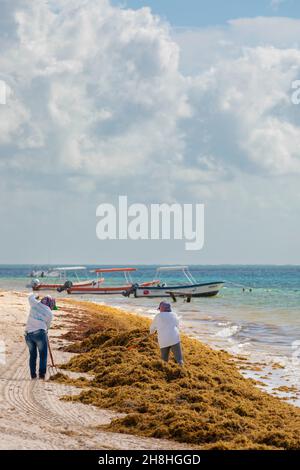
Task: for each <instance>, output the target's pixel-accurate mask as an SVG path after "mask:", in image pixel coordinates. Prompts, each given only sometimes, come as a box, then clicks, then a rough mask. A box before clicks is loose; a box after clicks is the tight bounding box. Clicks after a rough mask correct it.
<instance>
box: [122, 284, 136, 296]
mask: <svg viewBox="0 0 300 470" xmlns="http://www.w3.org/2000/svg"><path fill="white" fill-rule="evenodd" d="M138 287H139V285H138V284H132V286H131V287H129V289H127V290H124V291H123V292H122V295H124V297H130V295H131V294H135V292H136V289H137V288H138Z"/></svg>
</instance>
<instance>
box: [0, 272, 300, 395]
mask: <svg viewBox="0 0 300 470" xmlns="http://www.w3.org/2000/svg"><path fill="white" fill-rule="evenodd" d="M95 267H96V266H88V268H89V269H93V268H95ZM102 267H103V268H104V267H108V266H102ZM47 268H49V267H48V266H1V265H0V288H2V289H14V290H25V291H26V290H27V291H30V289H29V288H26V287H25V286H26V285H27V284H28V283H30V281H31V279H30V278H29V277H28V273H30V272H31V270H32V269H37V270H40V269H42V270H46V269H47ZM136 268H137V269H138V271H137V272H135V273H133V276H132V278H133V281H134V282H141V281H145V280H151V279H154V278H155V279H157V275H156V274H155V271H156V266H136ZM190 271H191V273H192V275H193V276H194V278H195V279H196V280H197V281H200V282H201V281H203V282H205V281H220V280H221V281H225V287H224V288H223V289H222V290H221V291H220V293H219V294H218V296H216V297H211V298H197V299H192V302H191V303H186V302H184V301H183V300H182V299H181V300H179V301H178V302H177V303H175V304H174V305H173V309H174V310H175V311H176V312H177V314H178V315H179V316H181V321H182V326H183V329H184V330H185V331H186V332H188V333H189V334H191V335H193V336H195V337H197V338H199V339H201V340H202V341H204V342H206V343H208V344H210V345H212V346H213V347H216V348H219V349H225V350H227V351H229V352H231V353H234V354H238V355H244V356H246V357H248V358H249V359H250V360H251V361H256V362H257V361H263V362H264V363H267V364H272V363H274V362H276V363H280V364H282V365H283V366H284V368H283V369H280V370H277V371H274V370H273V369H272V368H269V369H268V371H267V372H269V375H270V380H269V382H268V381H267V386H269V389H270V390H272V389H273V388H274V387H275V386H276V385H277V386H280V385H293V386H296V387H297V388H298V390H299V395H298V398H297V399H295V397H294V398H293V400H292V401H293V402H294V403H296V404H300V266H192V267H191V268H190ZM89 276H90V278H91V279H92V278H93V277H94V276H95V274H94V273H89ZM159 278H161V277H159ZM161 280H163V281H167V282H168V283H173V284H177V283H182V282H184V280H183V278H182V275H179V274H178V272H173V271H172V272H168V273H166V274H165V275H164V276H163V278H161ZM106 282H107V283H108V284H111V283H112V284H120V283H122V284H123V283H124V277H123V275H122V274H119V273H118V274H113V275H107V276H106ZM250 289H251V290H250ZM61 295H62V296H65V295H66V293H63V294H61ZM55 296H57V297H59V294H57V293H55ZM73 298H75V296H74V297H73ZM79 298H84V299H86V300H92V301H95V302H100V303H101V302H103V303H108V304H110V305H113V306H117V307H122V308H125V309H129V310H132V311H135V312H137V313H139V314H141V315H146V316H150V317H151V316H153V315H154V314H155V313H156V312H157V304H158V302H159V300H158V299H156V300H155V299H147V298H145V299H135V298H133V297H131V298H129V299H128V298H125V297H122V296H121V295H115V296H89V297H87V296H84V297H83V296H79ZM0 301H1V298H0ZM264 374H266V371H265V372H264ZM254 375H255V374H254ZM255 378H258V379H260V377H259V376H255ZM297 400H298V401H297Z"/></svg>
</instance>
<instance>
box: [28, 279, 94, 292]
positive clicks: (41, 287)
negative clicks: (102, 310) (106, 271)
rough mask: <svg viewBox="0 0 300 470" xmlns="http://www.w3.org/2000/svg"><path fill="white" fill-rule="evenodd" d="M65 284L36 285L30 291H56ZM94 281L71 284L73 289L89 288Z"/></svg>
mask: <svg viewBox="0 0 300 470" xmlns="http://www.w3.org/2000/svg"><path fill="white" fill-rule="evenodd" d="M64 284H65V283H56V284H46V283H45V284H38V285H36V286H32V290H34V291H40V290H57V289H58V288H61V287H63V286H64ZM93 284H94V281H87V282H79V283H76V284H73V286H74V287H76V288H77V287H78V288H79V287H80V288H81V287H89V286H93Z"/></svg>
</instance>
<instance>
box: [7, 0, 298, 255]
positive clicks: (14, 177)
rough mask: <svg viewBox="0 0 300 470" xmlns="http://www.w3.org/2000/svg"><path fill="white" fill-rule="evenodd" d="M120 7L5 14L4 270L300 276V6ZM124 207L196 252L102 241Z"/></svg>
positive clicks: (82, 1)
mask: <svg viewBox="0 0 300 470" xmlns="http://www.w3.org/2000/svg"><path fill="white" fill-rule="evenodd" d="M275 3H277V6H276V5H275ZM119 4H120V2H119V1H118V0H114V1H113V3H112V2H111V1H109V0H36V1H35V2H33V1H31V0H14V1H11V0H1V17H0V26H1V27H0V48H1V55H0V80H2V81H5V83H6V86H7V99H6V103H5V104H1V103H0V171H1V177H0V201H1V204H0V220H1V221H5V223H2V224H0V239H1V243H0V264H1V263H17V264H18V263H35V264H37V263H42V264H43V263H46V264H48V263H54V264H57V263H58V264H59V263H70V264H71V263H72V264H85V263H91V264H95V263H99V262H101V263H105V264H110V263H112V264H116V263H122V264H126V263H136V264H139V263H142V264H143V263H144V264H145V263H158V264H159V263H161V264H164V263H170V264H171V263H179V264H181V263H183V264H192V263H193V264H222V263H230V264H300V251H299V239H300V219H299V208H300V188H299V176H300V105H296V104H294V103H293V102H292V92H293V89H292V84H293V83H294V82H295V81H296V80H300V34H299V31H300V19H298V18H299V17H300V12H299V9H300V1H299V0H297V1H296V0H294V1H293V0H286V1H284V2H274V1H273V2H271V0H261V1H233V0H232V1H230V0H229V1H228V0H227V1H225V0H224V1H221V0H219V1H216V0H210V1H205V2H204V1H200V0H197V1H196V0H190V1H183V0H182V1H178V0H172V1H171V0H165V1H164V0H159V1H151V0H146V1H137V0H134V1H133V0H132V1H131V0H128V1H127V2H126V3H125V2H123V3H122V5H123V7H122V9H120V8H118V7H116V5H119ZM143 5H147V6H150V7H151V8H152V10H153V13H155V14H156V15H158V16H156V17H155V18H154V17H153V15H152V14H151V12H149V10H147V9H141V8H140V7H141V6H143ZM128 7H132V8H135V9H128ZM160 18H162V21H160ZM119 195H126V196H127V197H128V201H129V204H132V203H144V204H151V203H169V204H171V203H173V202H177V203H203V204H204V205H205V243H204V248H203V250H200V251H197V252H191V251H190V252H188V251H186V250H185V249H184V242H181V241H176V240H175V241H172V240H171V241H155V240H154V241H151V240H150V241H144V240H138V241H133V240H132V241H122V240H121V241H118V240H117V241H114V240H113V241H107V242H106V241H104V242H103V241H100V240H98V239H97V238H96V224H97V218H96V208H97V206H98V205H99V204H100V203H103V202H109V203H116V202H117V199H118V196H119Z"/></svg>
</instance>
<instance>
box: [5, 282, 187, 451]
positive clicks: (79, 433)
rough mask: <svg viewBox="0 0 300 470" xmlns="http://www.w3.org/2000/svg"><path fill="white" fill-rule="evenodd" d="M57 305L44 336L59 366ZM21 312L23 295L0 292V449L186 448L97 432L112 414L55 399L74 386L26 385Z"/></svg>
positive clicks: (28, 382) (25, 304) (71, 391)
mask: <svg viewBox="0 0 300 470" xmlns="http://www.w3.org/2000/svg"><path fill="white" fill-rule="evenodd" d="M59 305H60V306H61V311H59V312H57V313H58V315H57V316H56V318H55V320H54V322H53V328H52V329H51V332H50V335H49V336H50V338H51V344H52V348H53V354H54V356H55V360H56V362H58V363H63V362H66V361H67V360H69V358H70V357H71V356H72V354H69V353H64V352H61V351H60V350H58V347H59V346H61V345H62V344H63V341H62V340H60V339H58V338H57V337H58V336H59V335H60V334H61V333H62V332H63V331H64V328H66V324H67V321H68V317H67V314H66V313H65V312H64V311H63V305H64V302H63V301H60V302H59ZM27 313H28V301H27V294H24V293H18V292H8V291H2V292H0V341H1V345H2V348H1V351H2V352H1V361H0V449H143V450H144V449H186V448H189V446H188V445H182V444H180V443H178V442H171V441H168V440H163V439H148V438H143V437H136V436H133V435H126V434H121V433H112V432H103V431H99V429H97V426H99V425H101V424H107V423H109V422H110V421H111V419H113V418H115V417H116V416H118V414H117V413H115V412H113V411H108V410H101V409H99V408H96V407H94V406H90V405H83V404H80V403H70V402H65V401H61V400H60V397H61V396H63V395H66V394H67V395H71V394H74V393H78V389H75V387H70V386H66V385H62V384H58V383H55V382H50V381H46V382H42V381H31V380H30V378H29V370H28V351H27V347H26V345H25V342H24V339H23V331H24V324H25V321H26V318H27ZM62 316H63V317H64V319H63V320H62ZM57 327H59V328H57ZM3 346H4V347H3ZM75 375H76V374H75ZM80 375H82V374H80Z"/></svg>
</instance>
